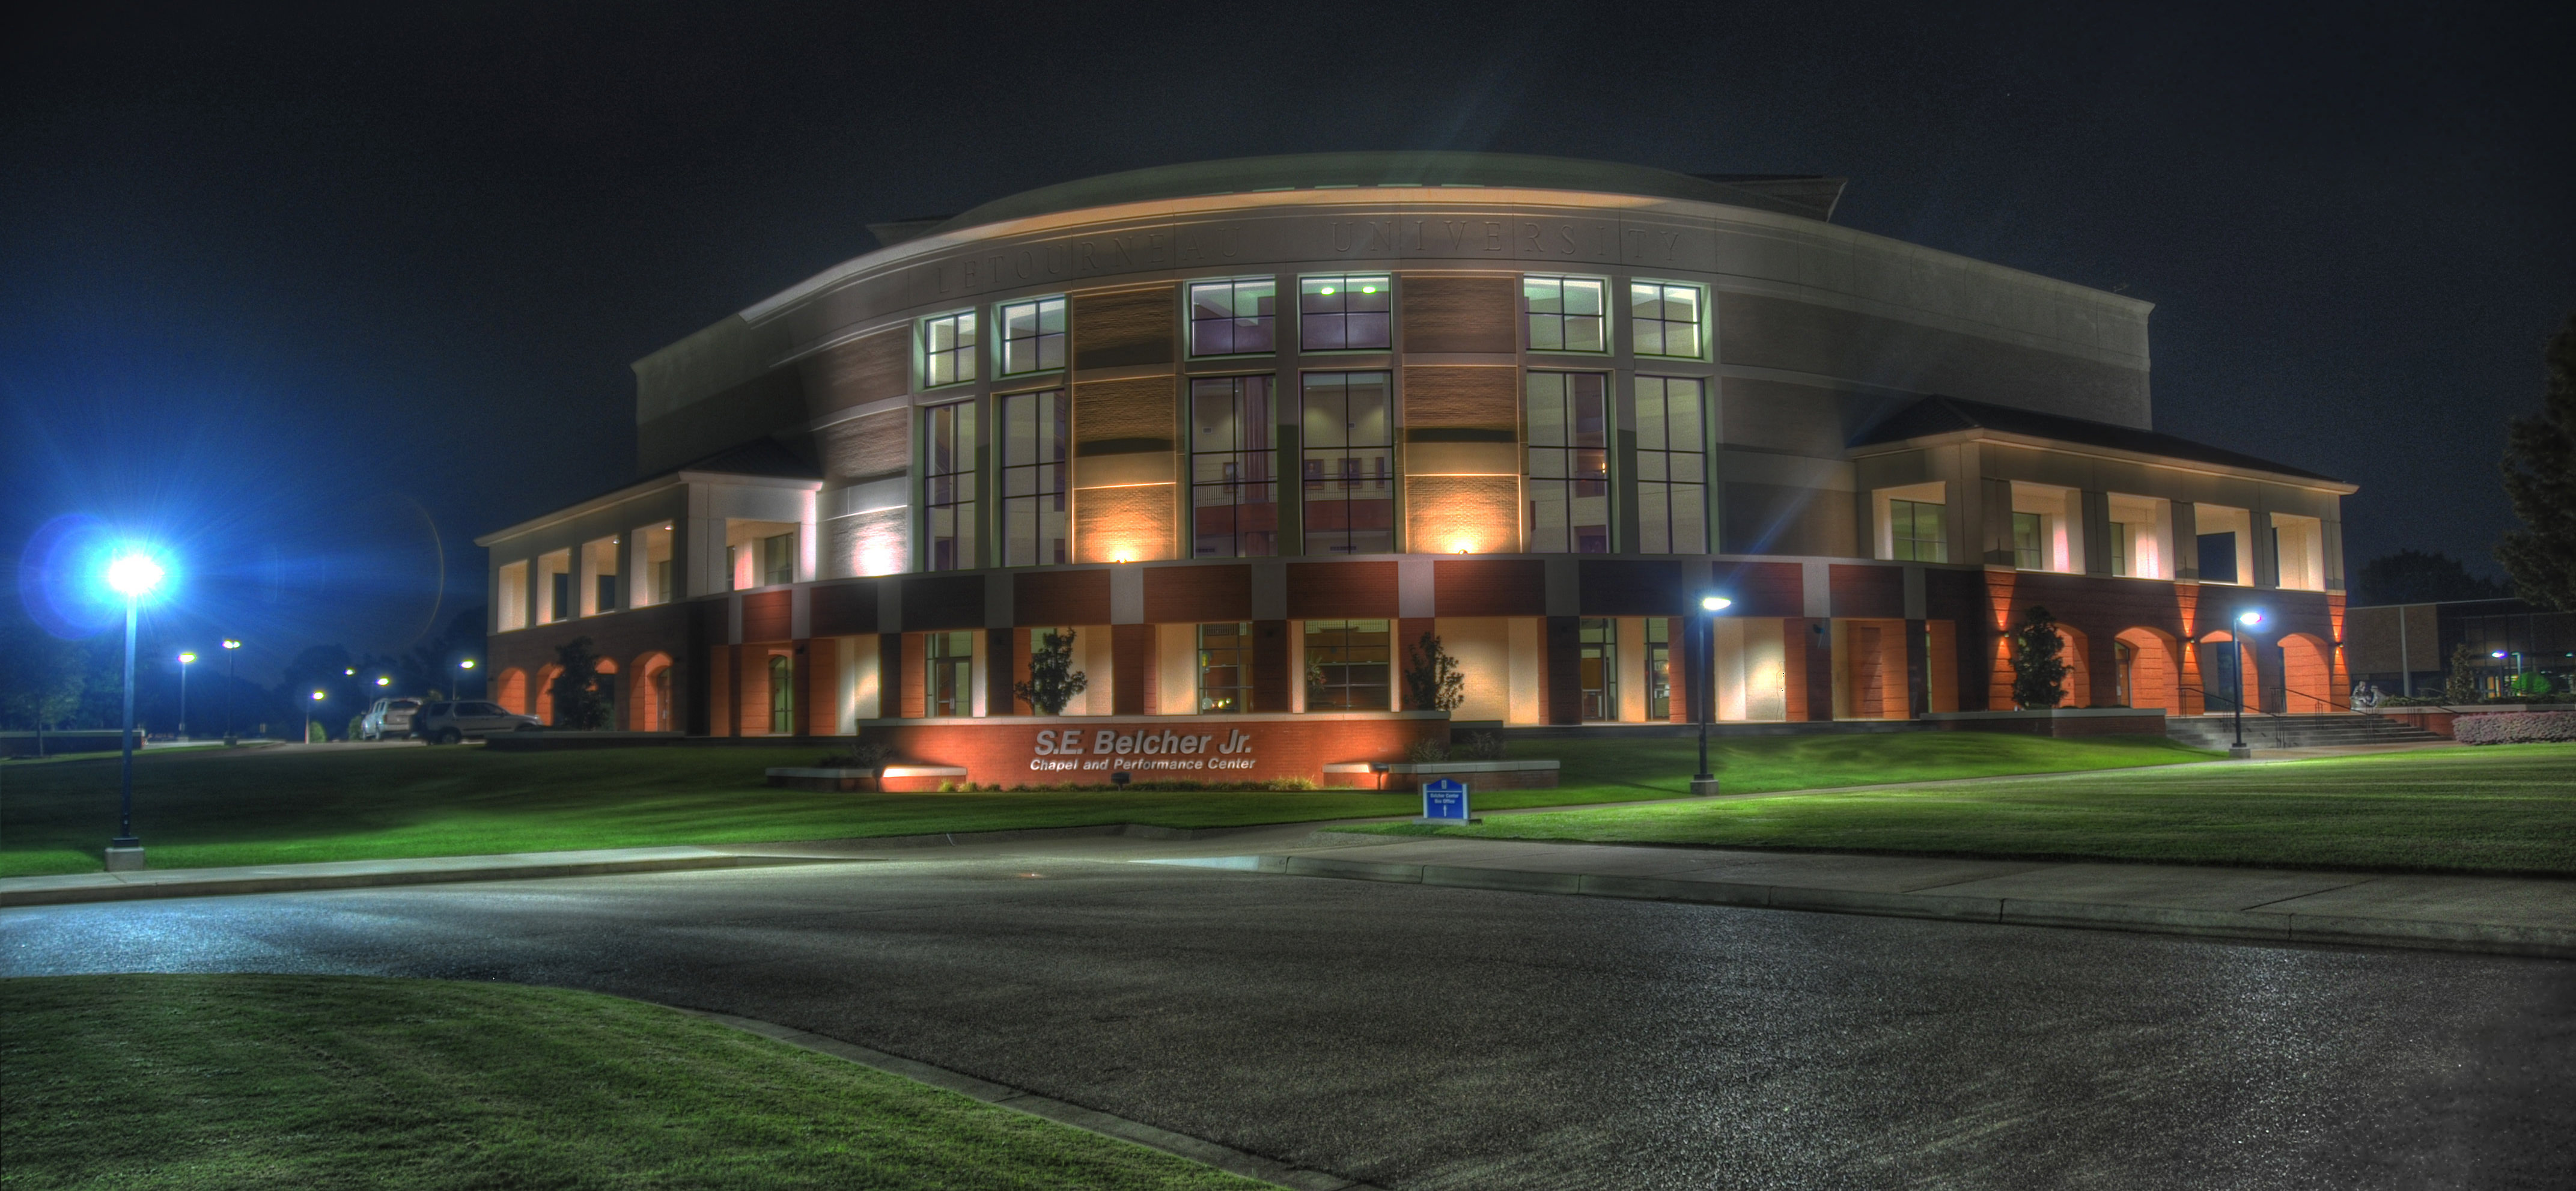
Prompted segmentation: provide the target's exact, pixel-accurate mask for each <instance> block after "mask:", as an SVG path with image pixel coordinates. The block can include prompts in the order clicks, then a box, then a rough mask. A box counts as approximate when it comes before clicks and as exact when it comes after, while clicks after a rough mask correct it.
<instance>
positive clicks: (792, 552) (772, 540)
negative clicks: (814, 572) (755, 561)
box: [760, 530, 796, 587]
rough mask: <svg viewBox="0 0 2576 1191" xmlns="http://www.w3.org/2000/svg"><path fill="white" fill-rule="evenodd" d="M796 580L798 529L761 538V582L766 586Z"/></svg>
mask: <svg viewBox="0 0 2576 1191" xmlns="http://www.w3.org/2000/svg"><path fill="white" fill-rule="evenodd" d="M795 581H796V531H794V530H789V531H788V532H786V533H777V534H771V535H769V536H768V537H765V538H762V539H760V582H761V585H762V586H764V587H775V586H777V585H779V584H781V583H794V582H795Z"/></svg>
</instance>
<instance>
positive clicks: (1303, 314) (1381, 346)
mask: <svg viewBox="0 0 2576 1191" xmlns="http://www.w3.org/2000/svg"><path fill="white" fill-rule="evenodd" d="M1336 281H1337V282H1340V283H1342V285H1341V288H1342V289H1343V290H1344V291H1345V292H1343V293H1340V294H1327V295H1322V296H1325V297H1331V298H1335V299H1338V300H1339V302H1338V304H1339V305H1341V307H1342V309H1341V310H1339V311H1332V312H1310V311H1308V310H1307V309H1306V299H1307V297H1308V295H1307V293H1306V287H1307V286H1308V285H1310V284H1313V283H1318V282H1336ZM1369 281H1374V282H1376V283H1377V284H1378V285H1379V286H1380V287H1381V289H1382V290H1383V291H1384V293H1383V295H1382V297H1383V299H1384V302H1385V309H1384V310H1382V311H1367V310H1363V311H1357V312H1354V311H1352V310H1351V309H1350V308H1349V303H1350V298H1351V295H1350V294H1349V293H1348V292H1347V291H1348V290H1349V289H1350V287H1351V286H1352V285H1353V284H1354V283H1360V282H1369ZM1355 313H1356V314H1358V315H1367V314H1382V315H1384V317H1385V324H1384V325H1385V336H1384V338H1385V340H1386V341H1385V342H1384V343H1376V344H1359V345H1354V344H1352V343H1350V342H1349V339H1350V320H1351V319H1352V318H1353V316H1354V314H1355ZM1310 318H1312V319H1323V318H1336V319H1340V320H1342V322H1341V327H1342V332H1343V334H1342V338H1343V341H1344V342H1343V343H1342V345H1341V346H1339V347H1319V346H1316V345H1315V344H1311V343H1308V342H1306V336H1307V326H1308V325H1309V324H1308V320H1309V319H1310ZM1297 350H1298V351H1300V352H1306V353H1319V354H1320V353H1332V352H1387V351H1394V350H1395V274H1393V273H1306V274H1299V275H1298V277H1297Z"/></svg>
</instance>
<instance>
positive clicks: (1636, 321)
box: [1533, 281, 1707, 360]
mask: <svg viewBox="0 0 2576 1191" xmlns="http://www.w3.org/2000/svg"><path fill="white" fill-rule="evenodd" d="M1706 305H1707V301H1706V299H1705V297H1703V296H1702V294H1701V293H1700V288H1699V287H1698V286H1696V285H1672V284H1668V283H1665V282H1660V281H1632V282H1630V283H1628V314H1629V320H1628V321H1629V331H1628V333H1629V335H1630V336H1632V337H1633V338H1634V339H1635V340H1636V349H1637V354H1638V355H1641V356H1674V357H1679V358H1681V359H1685V360H1696V359H1699V358H1700V356H1701V351H1700V344H1701V342H1702V340H1701V337H1700V326H1701V317H1702V316H1701V312H1702V311H1703V310H1704V309H1706ZM1533 346H1534V345H1533Z"/></svg>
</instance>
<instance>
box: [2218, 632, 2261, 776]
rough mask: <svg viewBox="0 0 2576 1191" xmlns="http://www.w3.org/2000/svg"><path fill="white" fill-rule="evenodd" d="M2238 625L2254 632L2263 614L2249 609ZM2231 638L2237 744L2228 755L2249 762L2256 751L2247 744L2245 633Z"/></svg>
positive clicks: (2228, 749)
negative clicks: (2233, 653)
mask: <svg viewBox="0 0 2576 1191" xmlns="http://www.w3.org/2000/svg"><path fill="white" fill-rule="evenodd" d="M2236 623H2237V624H2239V625H2241V626H2243V627H2244V629H2245V630H2246V632H2252V631H2253V629H2254V627H2255V626H2256V625H2259V624H2262V623H2263V614H2262V613H2261V612H2260V611H2257V610H2254V609H2251V608H2249V609H2247V610H2245V611H2244V612H2241V613H2238V614H2237V617H2236ZM2231 636H2233V637H2234V638H2235V640H2233V641H2230V642H2228V644H2230V645H2233V646H2235V647H2236V743H2234V744H2231V745H2228V746H2227V755H2228V757H2229V758H2231V759H2233V760H2238V761H2249V760H2252V759H2253V757H2254V750H2253V748H2252V747H2250V746H2248V745H2247V744H2246V743H2245V658H2246V656H2247V655H2246V652H2245V633H2234V634H2231Z"/></svg>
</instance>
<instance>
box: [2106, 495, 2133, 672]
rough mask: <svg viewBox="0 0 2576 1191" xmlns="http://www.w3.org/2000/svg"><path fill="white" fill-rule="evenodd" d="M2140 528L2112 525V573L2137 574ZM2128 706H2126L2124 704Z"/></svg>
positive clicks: (2120, 522) (2121, 523)
mask: <svg viewBox="0 0 2576 1191" xmlns="http://www.w3.org/2000/svg"><path fill="white" fill-rule="evenodd" d="M2138 529H2139V527H2138V526H2137V525H2136V524H2134V523H2132V522H2127V521H2114V522H2112V523H2111V573H2112V574H2114V575H2120V576H2124V577H2125V576H2128V575H2134V574H2136V573H2137V562H2136V559H2137V557H2138ZM2123 706H2126V704H2123Z"/></svg>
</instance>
